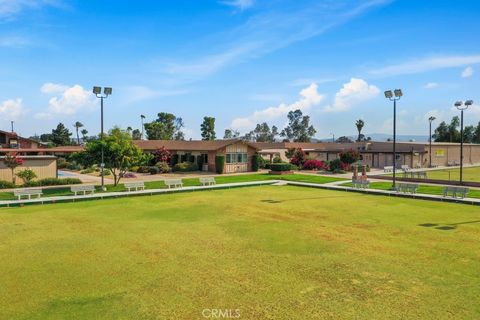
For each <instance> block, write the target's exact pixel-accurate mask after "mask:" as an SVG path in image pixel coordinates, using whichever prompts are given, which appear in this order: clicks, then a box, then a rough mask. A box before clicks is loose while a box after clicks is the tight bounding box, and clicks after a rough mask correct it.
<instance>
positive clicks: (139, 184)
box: [123, 181, 145, 188]
mask: <svg viewBox="0 0 480 320" xmlns="http://www.w3.org/2000/svg"><path fill="white" fill-rule="evenodd" d="M123 185H124V186H125V187H126V188H136V187H144V186H145V183H144V182H143V181H136V182H125V183H124V184H123Z"/></svg>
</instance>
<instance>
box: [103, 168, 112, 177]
mask: <svg viewBox="0 0 480 320" xmlns="http://www.w3.org/2000/svg"><path fill="white" fill-rule="evenodd" d="M111 174H112V171H110V169H105V168H104V169H103V176H109V175H111ZM100 176H102V172H101V171H100Z"/></svg>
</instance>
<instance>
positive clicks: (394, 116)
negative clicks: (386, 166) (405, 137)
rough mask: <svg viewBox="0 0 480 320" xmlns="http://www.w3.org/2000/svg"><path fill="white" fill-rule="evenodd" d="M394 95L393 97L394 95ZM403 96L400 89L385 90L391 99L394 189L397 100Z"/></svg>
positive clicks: (393, 186) (394, 179) (386, 96)
mask: <svg viewBox="0 0 480 320" xmlns="http://www.w3.org/2000/svg"><path fill="white" fill-rule="evenodd" d="M394 95H395V97H394ZM402 96H403V93H402V89H395V90H393V92H392V90H387V91H385V98H387V99H389V100H390V101H393V183H392V189H393V190H395V183H396V171H397V152H396V147H397V100H400V98H401V97H402Z"/></svg>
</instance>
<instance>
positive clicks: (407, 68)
mask: <svg viewBox="0 0 480 320" xmlns="http://www.w3.org/2000/svg"><path fill="white" fill-rule="evenodd" d="M478 63H480V55H470V56H444V57H431V58H423V59H415V60H410V61H407V62H404V63H400V64H395V65H391V66H388V67H384V68H380V69H375V70H371V71H370V74H372V75H378V76H395V75H402V74H415V73H422V72H427V71H432V70H438V69H446V68H454V67H461V66H465V65H469V64H478Z"/></svg>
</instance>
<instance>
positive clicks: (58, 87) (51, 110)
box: [35, 83, 97, 119]
mask: <svg viewBox="0 0 480 320" xmlns="http://www.w3.org/2000/svg"><path fill="white" fill-rule="evenodd" d="M40 91H41V92H42V93H44V94H49V95H55V96H54V97H51V98H50V100H49V101H48V108H47V111H46V112H40V113H37V114H36V115H35V117H36V118H37V119H49V118H53V117H55V116H59V115H60V116H70V115H74V114H77V113H79V112H83V111H91V110H93V108H94V107H95V105H96V103H97V101H96V99H95V97H94V96H93V94H92V93H91V92H90V91H88V90H85V89H84V88H83V87H82V86H80V85H78V84H76V85H74V86H71V87H69V86H66V85H63V84H56V83H45V84H44V85H43V86H42V87H41V88H40Z"/></svg>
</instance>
